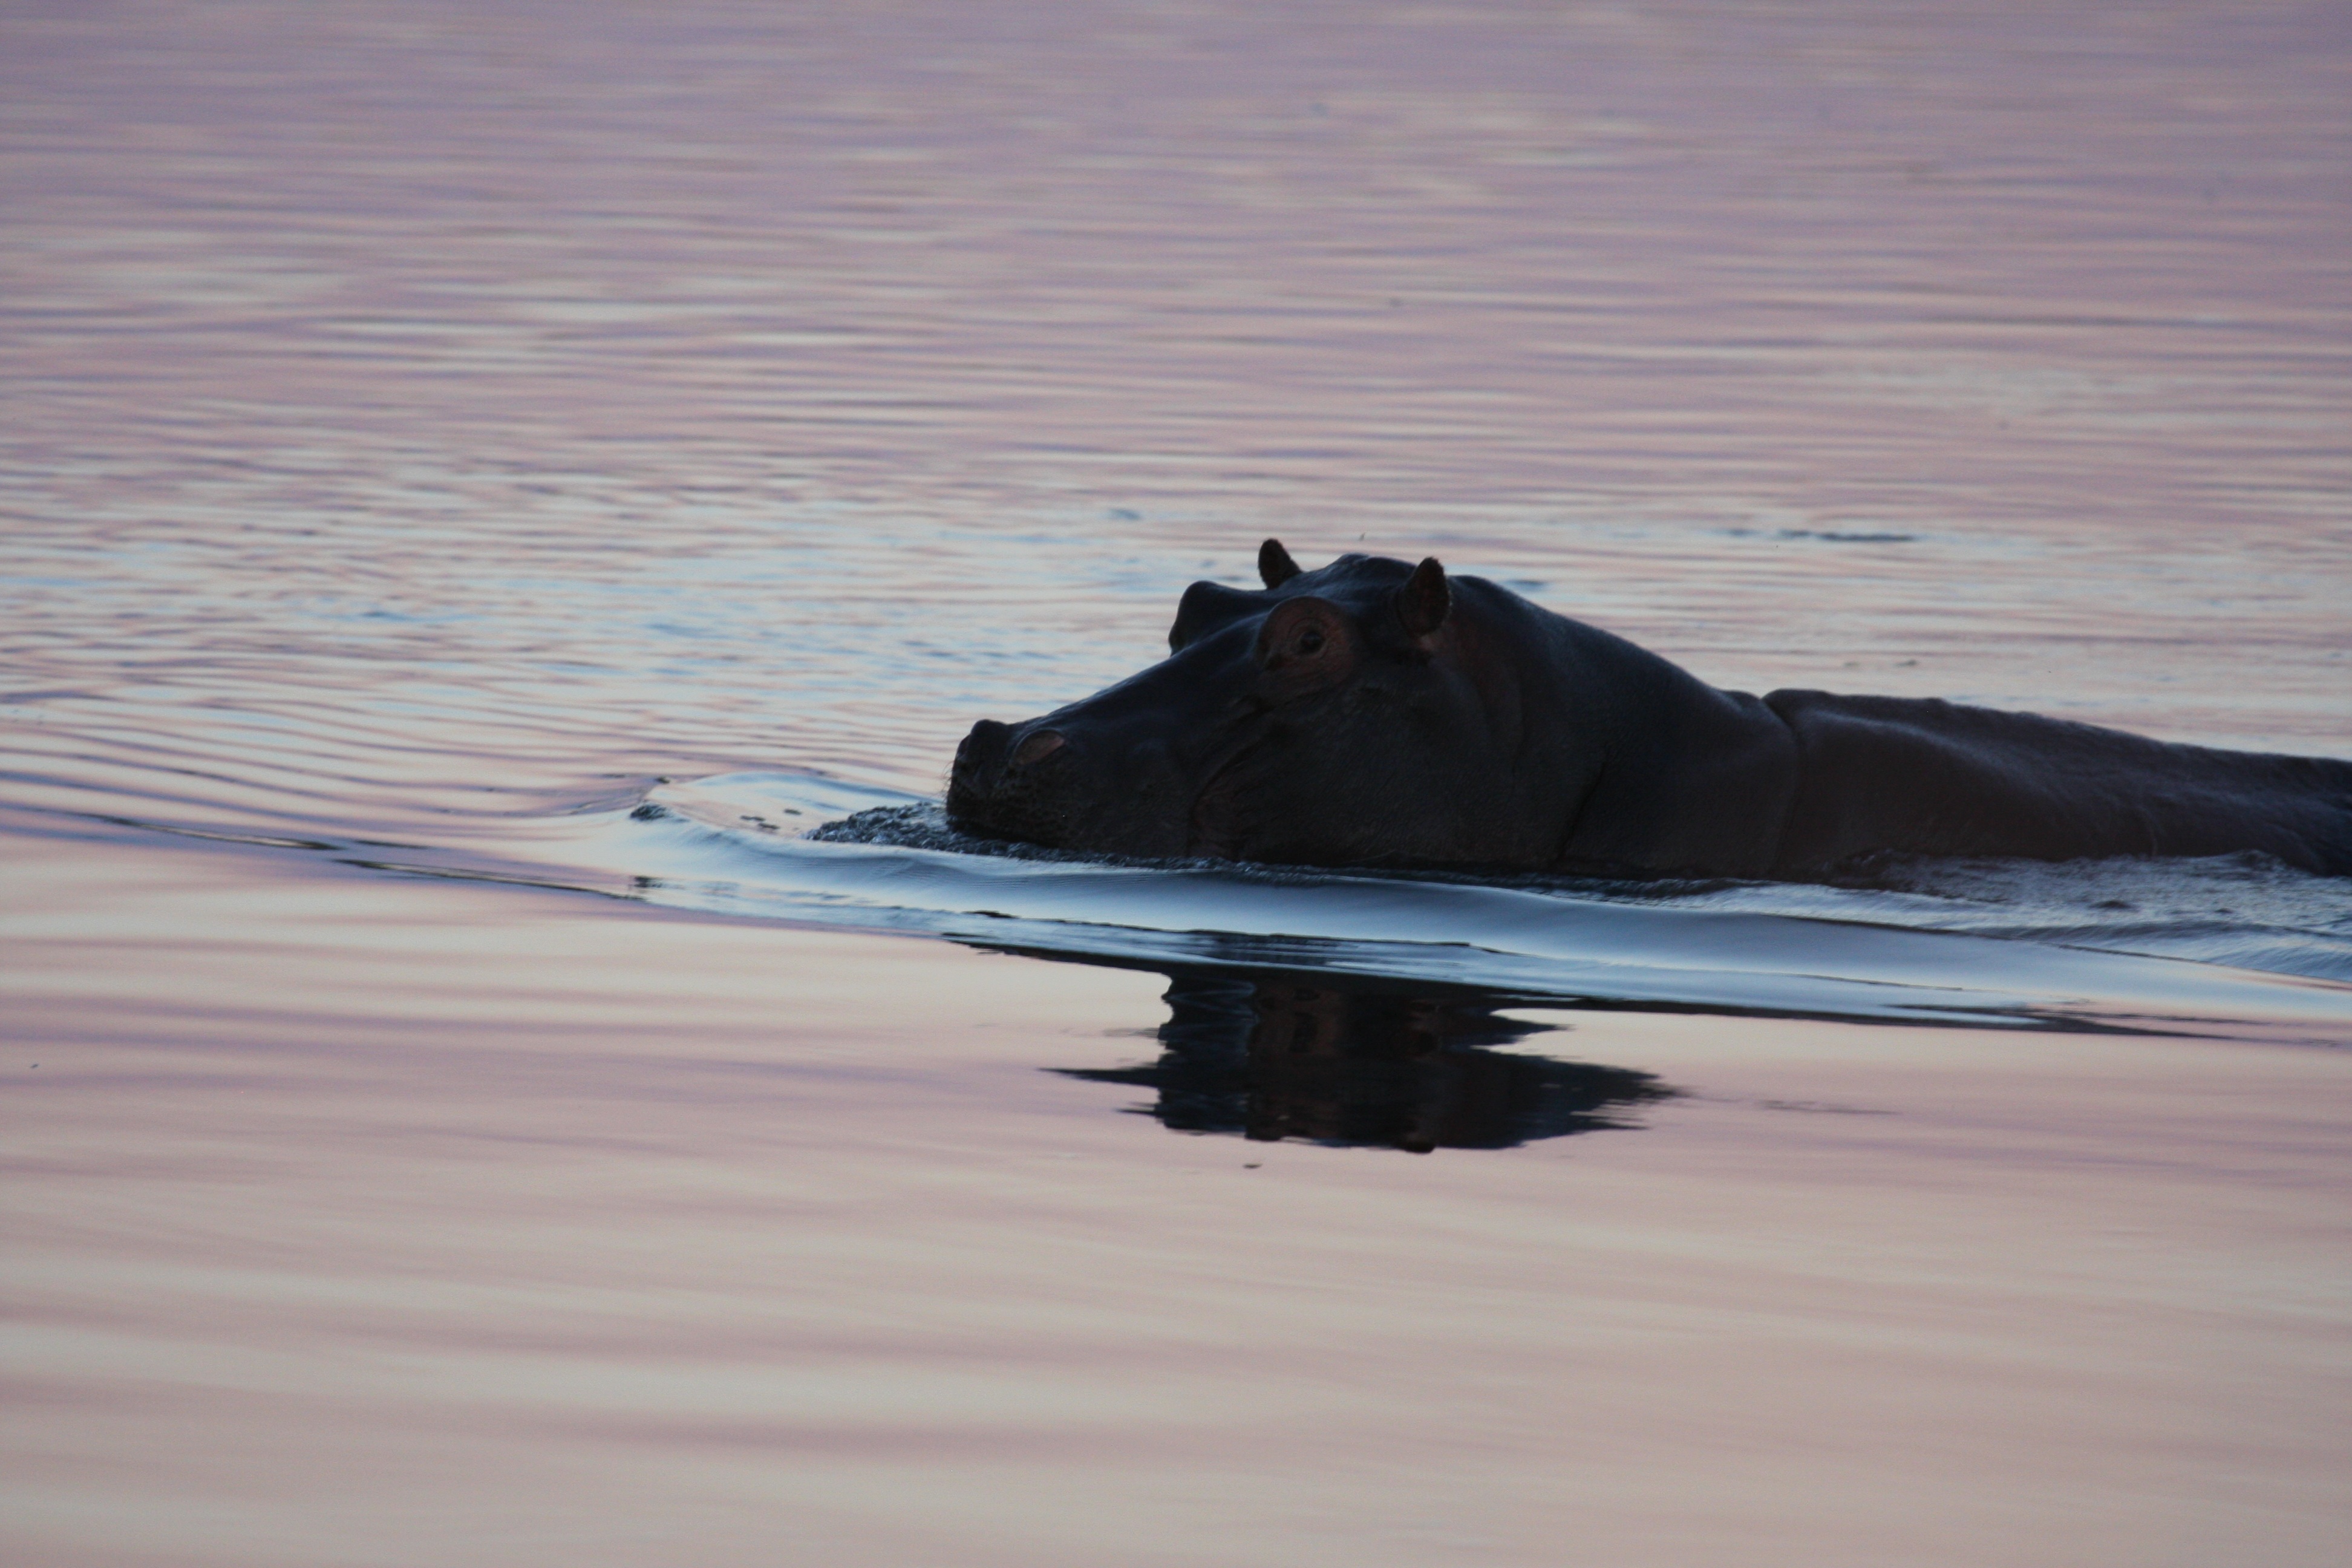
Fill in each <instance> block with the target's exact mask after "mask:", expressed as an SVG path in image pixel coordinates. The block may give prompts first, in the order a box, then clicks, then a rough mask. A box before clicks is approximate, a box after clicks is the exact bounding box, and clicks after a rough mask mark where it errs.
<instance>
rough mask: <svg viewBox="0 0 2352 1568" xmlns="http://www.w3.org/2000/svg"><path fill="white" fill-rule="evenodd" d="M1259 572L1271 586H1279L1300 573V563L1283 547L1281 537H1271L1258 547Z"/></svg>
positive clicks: (1267, 584)
mask: <svg viewBox="0 0 2352 1568" xmlns="http://www.w3.org/2000/svg"><path fill="white" fill-rule="evenodd" d="M1257 574H1258V575H1259V576H1260V577H1262V578H1264V579H1265V585H1266V586H1267V587H1269V588H1279V587H1281V586H1282V585H1283V584H1285V583H1287V582H1289V581H1290V580H1291V579H1292V578H1293V577H1296V576H1297V575H1298V563H1297V562H1296V561H1293V560H1292V559H1291V558H1290V552H1289V551H1287V550H1285V549H1284V548H1283V547H1282V541H1280V540H1279V539H1269V540H1267V541H1266V542H1265V543H1264V544H1261V545H1259V546H1258V547H1257Z"/></svg>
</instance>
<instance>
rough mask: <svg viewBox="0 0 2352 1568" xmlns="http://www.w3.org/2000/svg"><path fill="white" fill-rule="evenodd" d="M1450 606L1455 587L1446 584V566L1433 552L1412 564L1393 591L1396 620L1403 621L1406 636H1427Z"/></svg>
mask: <svg viewBox="0 0 2352 1568" xmlns="http://www.w3.org/2000/svg"><path fill="white" fill-rule="evenodd" d="M1453 608H1454V590H1453V589H1452V588H1450V587H1448V586H1447V585H1446V582H1445V568H1444V567H1443V566H1440V565H1439V564H1438V563H1437V557H1436V556H1434V555H1432V556H1430V557H1429V558H1428V559H1426V560H1424V561H1423V562H1422V563H1421V564H1420V565H1418V566H1416V567H1414V568H1413V569H1412V576H1410V577H1408V578H1406V579H1405V580H1404V586H1403V587H1402V588H1399V589H1398V590H1397V591H1396V612H1397V619H1398V620H1400V621H1402V622H1403V623H1404V629H1405V635H1406V636H1407V637H1427V636H1428V635H1429V634H1430V633H1432V632H1433V631H1435V630H1436V629H1437V628H1438V627H1440V626H1444V624H1445V616H1446V615H1447V613H1448V612H1449V611H1451V610H1452V609H1453Z"/></svg>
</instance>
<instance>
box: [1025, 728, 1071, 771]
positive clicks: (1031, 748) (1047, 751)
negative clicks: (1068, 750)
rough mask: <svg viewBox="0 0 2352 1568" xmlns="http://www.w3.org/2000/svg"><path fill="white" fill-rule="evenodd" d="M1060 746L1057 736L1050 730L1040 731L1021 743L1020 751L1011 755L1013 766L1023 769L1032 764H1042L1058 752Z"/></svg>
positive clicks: (1060, 739)
mask: <svg viewBox="0 0 2352 1568" xmlns="http://www.w3.org/2000/svg"><path fill="white" fill-rule="evenodd" d="M1062 745H1063V741H1062V737H1061V736H1060V735H1059V734H1057V733H1055V731H1051V730H1040V731H1037V732H1036V733H1035V734H1034V735H1032V736H1030V737H1029V738H1028V739H1027V740H1025V741H1024V742H1021V746H1020V749H1019V750H1018V751H1016V752H1013V765H1014V766H1016V767H1024V768H1025V767H1027V766H1028V765H1029V764H1030V763H1035V762H1042V761H1043V760H1044V759H1045V758H1047V757H1050V756H1052V755H1053V754H1054V753H1055V752H1058V751H1060V750H1061V749H1062Z"/></svg>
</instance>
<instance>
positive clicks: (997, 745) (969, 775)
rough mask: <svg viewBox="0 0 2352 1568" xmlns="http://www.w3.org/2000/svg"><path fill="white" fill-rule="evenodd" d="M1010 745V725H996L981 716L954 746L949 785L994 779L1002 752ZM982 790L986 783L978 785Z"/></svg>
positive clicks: (1002, 761) (999, 766)
mask: <svg viewBox="0 0 2352 1568" xmlns="http://www.w3.org/2000/svg"><path fill="white" fill-rule="evenodd" d="M1012 747H1013V726H1012V725H1010V724H1000V723H998V722H997V721H995V720H993V719H982V721H980V722H979V723H977V724H974V725H973V726H972V727H971V734H969V735H966V736H965V737H964V738H963V744H961V745H960V746H958V747H957V748H956V754H955V766H954V768H953V769H952V770H951V771H950V780H951V781H952V785H951V787H962V786H964V785H967V784H981V781H982V780H983V779H984V780H986V781H988V784H994V783H995V782H996V775H997V774H998V773H1002V772H1003V771H1004V755H1005V753H1006V752H1008V751H1010V750H1012ZM981 787H982V793H983V794H984V793H986V785H982V786H981Z"/></svg>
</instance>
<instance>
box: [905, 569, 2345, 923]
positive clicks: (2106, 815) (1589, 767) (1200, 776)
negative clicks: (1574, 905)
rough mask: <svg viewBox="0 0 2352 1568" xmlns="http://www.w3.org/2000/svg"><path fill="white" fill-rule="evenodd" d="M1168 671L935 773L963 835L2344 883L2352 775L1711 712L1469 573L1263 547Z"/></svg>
mask: <svg viewBox="0 0 2352 1568" xmlns="http://www.w3.org/2000/svg"><path fill="white" fill-rule="evenodd" d="M1258 565H1259V573H1260V575H1261V576H1262V578H1263V579H1264V580H1265V584H1266V587H1265V590H1264V591H1263V592H1244V591H1243V590H1241V589H1236V588H1225V587H1221V586H1219V585H1218V584H1213V583H1195V584H1192V587H1191V588H1190V589H1188V590H1187V591H1186V592H1185V595H1184V597H1183V600H1182V603H1181V605H1180V606H1179V607H1178V609H1177V612H1176V621H1175V624H1174V626H1172V627H1171V628H1170V631H1169V634H1168V644H1169V648H1170V653H1169V657H1168V658H1165V659H1163V660H1162V661H1160V663H1159V664H1156V665H1154V666H1152V667H1151V668H1149V669H1147V670H1144V671H1142V672H1141V673H1140V674H1139V675H1135V676H1133V677H1130V678H1129V679H1126V680H1123V681H1121V682H1119V683H1118V685H1117V686H1113V687H1111V688H1109V689H1107V690H1104V691H1100V692H1097V693H1096V694H1095V695H1094V696H1092V697H1089V698H1087V699H1086V700H1084V701H1081V702H1075V703H1072V704H1071V705H1070V706H1068V707H1066V708H1062V709H1058V710H1055V711H1054V712H1052V713H1048V714H1046V715H1045V717H1043V718H1041V719H1034V720H1031V721H1028V722H1026V723H1024V724H1015V725H1006V724H999V723H996V722H993V721H987V720H983V721H981V722H980V723H978V724H976V725H974V726H973V727H972V731H971V734H970V735H969V736H967V737H966V738H965V740H964V742H963V744H962V745H961V747H960V748H958V750H957V752H956V760H955V770H954V773H953V775H952V777H951V780H950V786H949V790H948V816H949V817H950V820H951V821H953V822H954V823H955V824H956V826H959V827H961V828H963V829H965V830H966V831H969V832H974V833H981V834H987V835H991V836H994V837H1007V838H1019V839H1026V840H1029V841H1031V842H1034V843H1039V844H1047V845H1055V846H1059V847H1066V848H1072V849H1080V850H1086V851H1090V852H1096V853H1102V854H1116V855H1137V856H1215V857H1220V858H1227V859H1236V860H1262V861H1274V862H1283V863H1288V864H1293V865H1307V866H1421V867H1463V868H1517V869H1534V870H1553V869H1559V870H1610V871H1621V872H1634V873H1641V874H1647V875H1675V874H1687V875H1706V876H1734V877H1803V876H1808V875H1815V874H1819V873H1821V872H1822V871H1825V870H1828V869H1830V868H1834V867H1836V866H1838V865H1840V864H1841V863H1843V862H1848V861H1852V860H1853V859H1854V858H1857V857H1861V856H1865V855H1870V854H1874V853H1880V852H1894V853H1901V854H1918V855H1988V856H2000V855H2008V856H2027V857H2032V858H2039V859H2050V860H2063V859H2074V858H2088V857H2102V856H2112V855H2216V854H2227V853H2232V852H2236V851H2242V850H2259V851H2263V852H2264V853H2267V854H2270V855H2274V856H2276V857H2277V858H2279V859H2281V860H2283V861H2285V862H2286V863H2287V864H2289V865H2292V866H2298V867H2302V868H2305V869H2307V870H2314V871H2323V872H2327V873H2331V874H2335V875H2339V876H2340V875H2347V874H2352V763H2342V762H2333V761H2327V760H2323V759H2317V758H2306V757H2282V756H2269V755H2261V754H2256V753H2252V752H2222V751H2214V750H2210V749H2208V748H2205V747H2200V746H2179V745H2168V744H2166V743H2164V742H2157V741H2149V740H2144V739H2142V738H2140V737H2138V736H2137V735H2127V734H2124V733H2121V732H2120V731H2113V730H2101V729H2095V728H2094V727H2092V726H2090V725H2087V724H2074V723H2068V722H2066V721H2061V720H2056V719H2044V718H2040V717H2037V716H2034V715H2032V714H2024V713H2000V712H1994V711H1992V710H1987V709H1982V708H1961V707H1956V706H1954V705H1952V704H1950V703H1947V702H1941V701H1935V700H1910V699H1903V698H1891V697H1838V696H1832V695H1831V694H1829V693H1827V692H1820V691H1776V692H1773V693H1772V694H1771V695H1769V697H1764V698H1756V697H1750V696H1748V694H1746V693H1745V692H1737V691H1718V690H1717V689H1715V688H1713V687H1711V686H1707V685H1706V684H1704V683H1703V682H1701V681H1699V680H1697V679H1694V678H1693V677H1692V676H1690V675H1689V674H1687V673H1685V671H1683V670H1682V669H1679V668H1676V667H1675V666H1674V665H1672V664H1669V663H1667V662H1666V661H1665V660H1664V659H1662V658H1658V657H1657V656H1655V655H1654V654H1650V653H1646V652H1644V651H1643V650H1642V649H1641V648H1638V647H1634V646H1633V644H1632V643H1629V642H1627V641H1625V640H1624V639H1623V638H1622V637H1612V636H1611V635H1610V634H1609V633H1607V632H1604V631H1601V630H1598V629H1596V628H1595V627H1592V626H1584V625H1582V624H1580V623H1579V622H1576V621H1571V620H1569V619H1567V618H1566V617H1564V616H1556V615H1553V614H1552V613H1551V612H1549V611H1548V610H1545V609H1542V608H1540V607H1539V606H1538V605H1531V604H1529V603H1528V601H1527V600H1525V599H1522V598H1520V597H1519V596H1518V595H1516V594H1513V593H1511V592H1510V591H1509V590H1507V589H1505V588H1501V587H1497V586H1496V584H1492V583H1489V582H1486V581H1485V580H1483V579H1481V578H1477V577H1450V576H1448V575H1447V574H1446V573H1445V571H1444V568H1443V567H1441V566H1440V565H1439V564H1438V563H1436V562H1435V561H1434V560H1430V561H1424V562H1423V563H1421V564H1420V565H1419V566H1418V567H1413V566H1408V565H1406V564H1405V563H1403V562H1402V561H1391V560H1386V559H1383V558H1381V557H1377V556H1367V555H1343V556H1341V557H1340V558H1339V560H1337V561H1335V562H1333V563H1331V564H1330V565H1328V566H1326V567H1324V568H1322V569H1321V570H1320V571H1317V572H1301V571H1299V569H1298V568H1297V565H1296V564H1295V563H1293V562H1292V561H1291V559H1290V557H1289V555H1288V553H1287V552H1285V551H1284V550H1283V548H1282V546H1281V545H1280V544H1278V543H1276V542H1274V541H1272V540H1268V541H1267V542H1266V543H1265V548H1264V549H1263V550H1262V551H1261V552H1259V560H1258Z"/></svg>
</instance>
